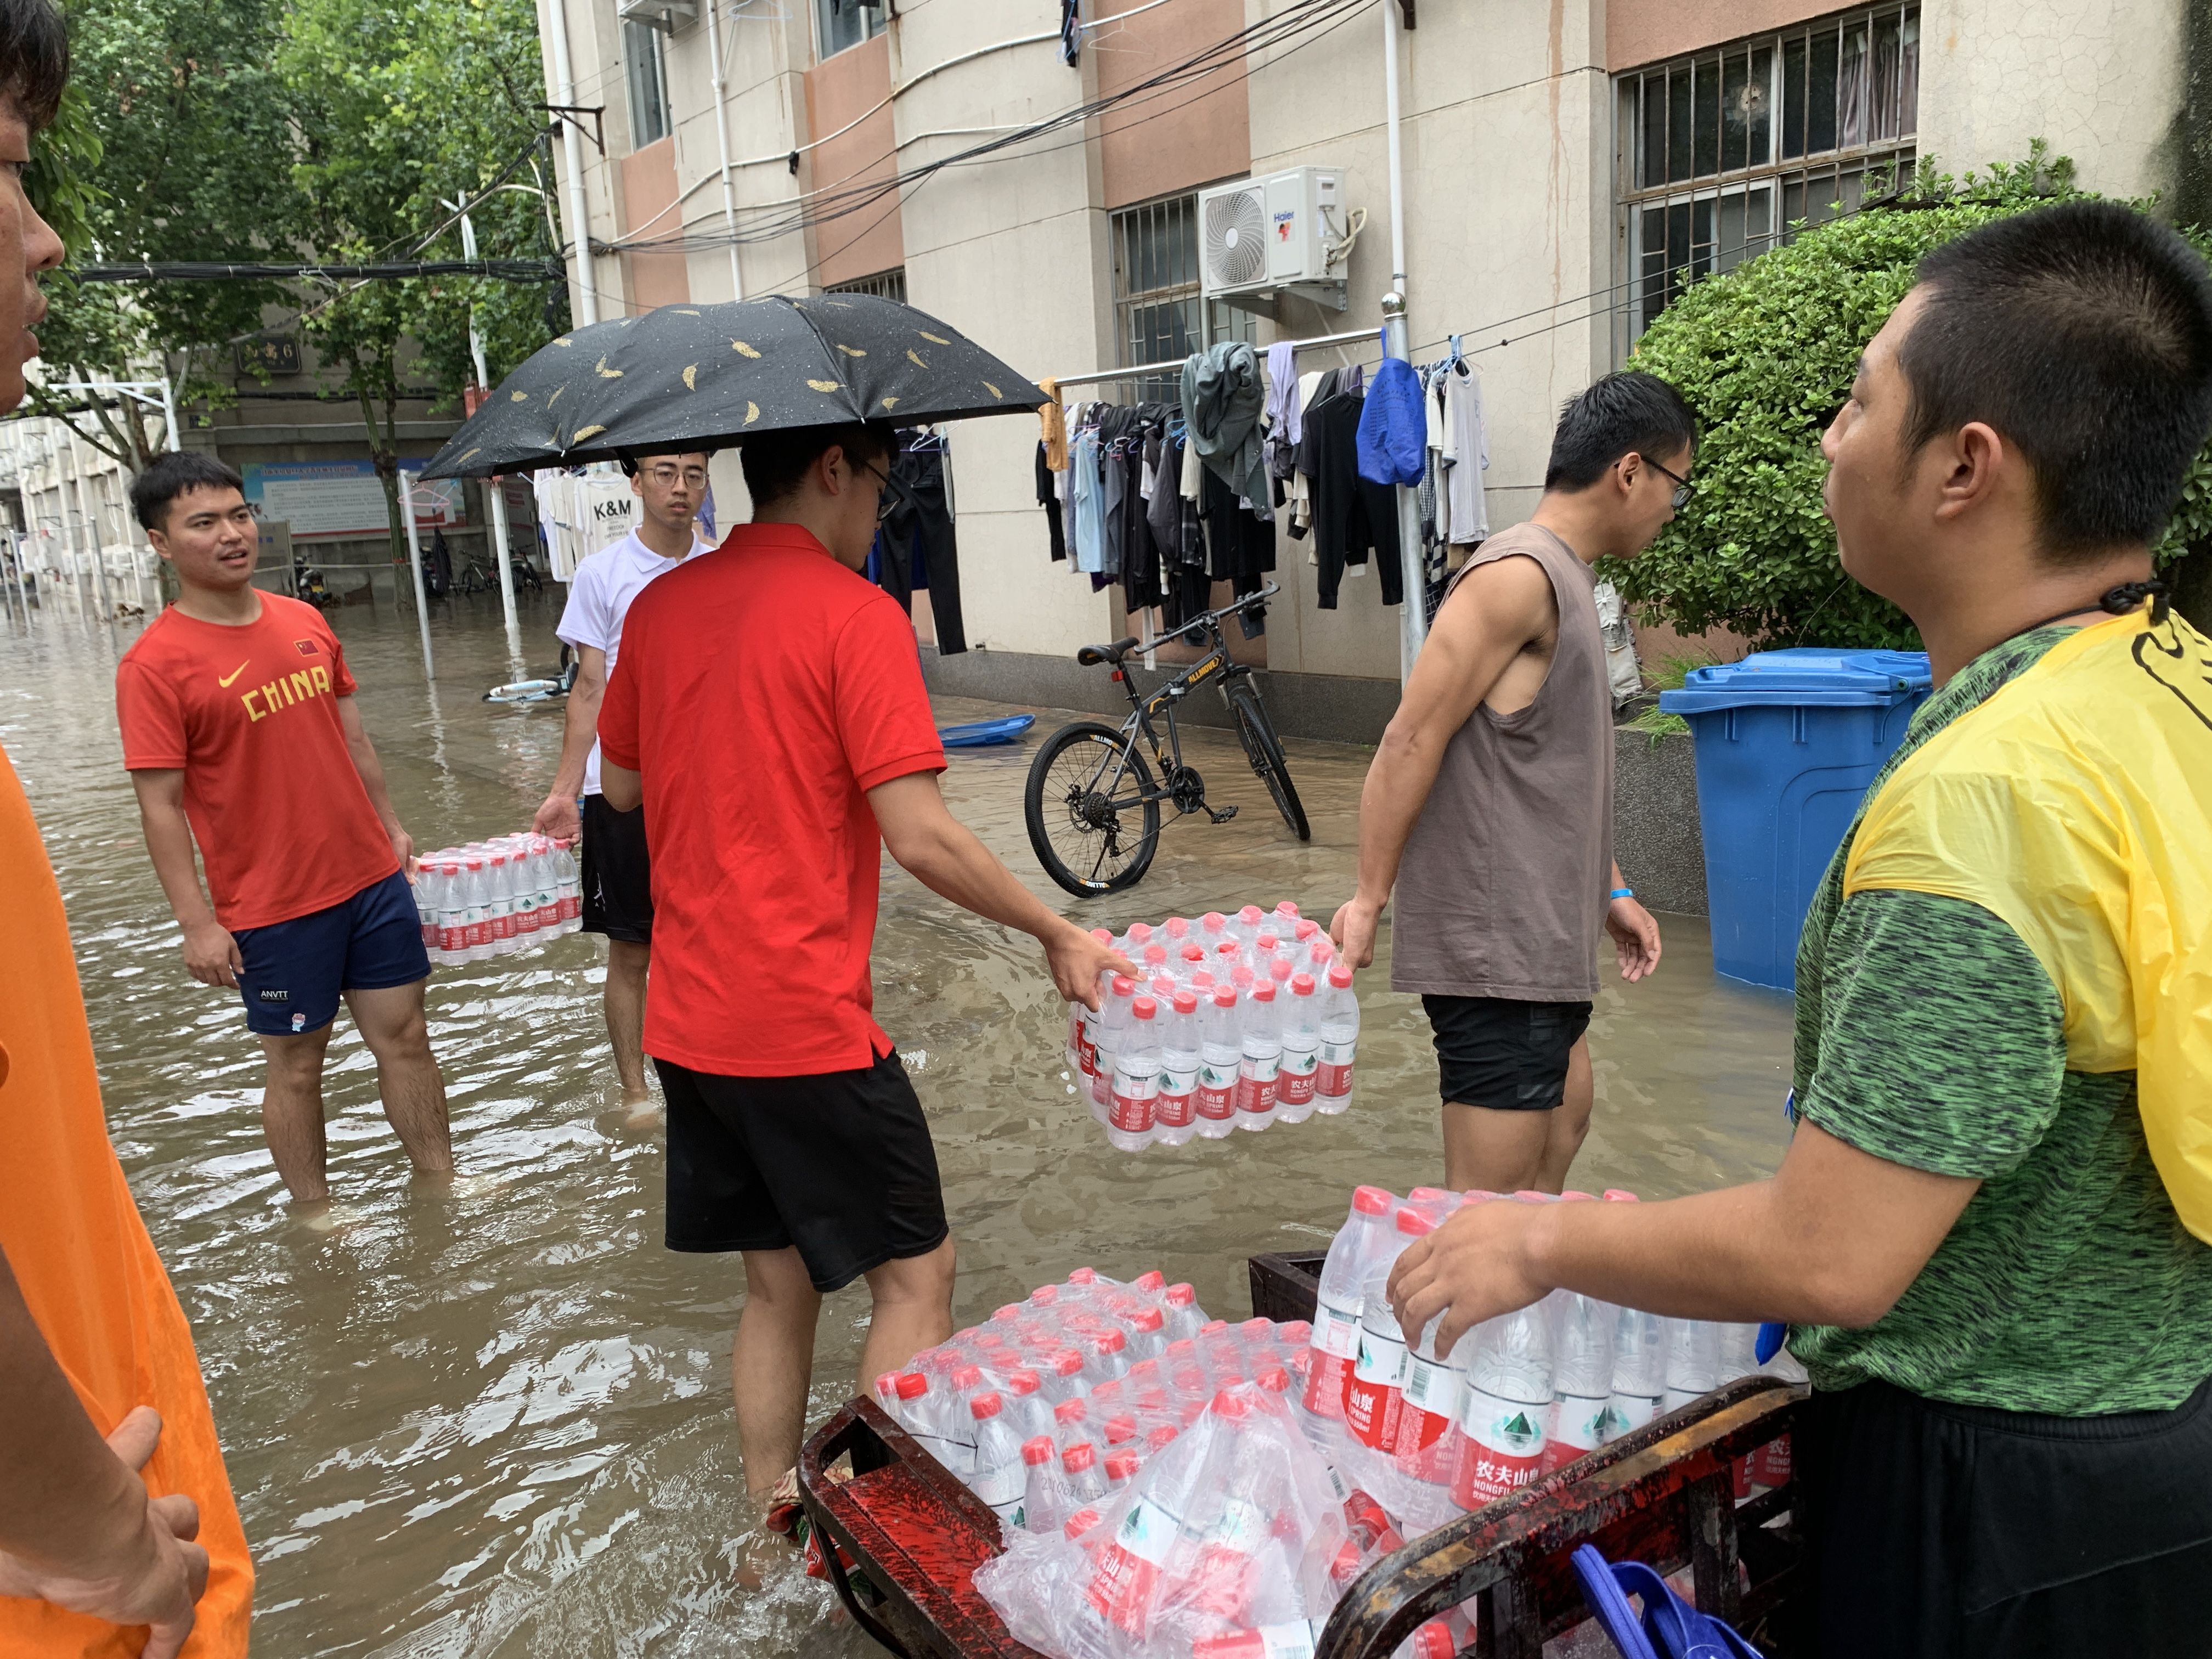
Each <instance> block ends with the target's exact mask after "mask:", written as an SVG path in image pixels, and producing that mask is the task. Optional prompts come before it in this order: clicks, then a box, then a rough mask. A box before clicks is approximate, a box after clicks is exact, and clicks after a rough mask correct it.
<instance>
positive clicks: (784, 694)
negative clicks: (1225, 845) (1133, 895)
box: [599, 424, 1134, 1509]
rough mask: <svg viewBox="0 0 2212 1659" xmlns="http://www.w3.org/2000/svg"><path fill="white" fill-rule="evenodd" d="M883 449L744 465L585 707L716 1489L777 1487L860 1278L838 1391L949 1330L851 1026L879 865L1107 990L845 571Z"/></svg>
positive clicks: (878, 1068)
mask: <svg viewBox="0 0 2212 1659" xmlns="http://www.w3.org/2000/svg"><path fill="white" fill-rule="evenodd" d="M886 438H887V435H886V434H885V433H884V432H882V431H880V430H878V429H876V428H870V427H866V426H860V425H857V424H856V425H851V426H839V427H812V428H801V429H798V430H793V431H787V432H775V433H768V434H764V435H762V436H760V437H757V438H752V439H749V440H748V441H746V442H745V444H744V452H743V459H744V470H745V484H746V487H747V489H749V490H750V492H751V495H752V499H753V508H754V519H753V522H752V523H750V524H749V525H741V526H738V528H736V529H735V530H733V531H732V532H730V536H729V539H728V540H726V542H724V543H723V544H722V545H721V546H720V548H718V549H717V550H714V552H712V553H706V554H702V555H701V556H698V557H696V558H694V559H690V560H687V561H685V562H684V564H682V565H681V566H679V567H678V568H676V569H674V570H671V571H670V572H668V573H667V574H665V575H663V576H660V577H659V578H657V579H656V580H654V582H653V586H650V587H648V588H647V589H646V590H645V592H642V593H641V594H640V595H638V597H637V599H636V600H635V602H634V603H633V604H632V605H631V606H630V610H629V617H628V619H627V620H626V621H625V622H624V623H623V652H622V663H621V665H620V666H619V667H617V669H616V670H615V671H614V674H613V677H612V678H611V679H610V680H609V681H608V684H607V692H606V701H605V702H604V703H603V704H602V705H601V707H600V710H599V751H600V768H599V787H600V788H601V790H602V791H603V792H604V793H605V796H606V799H607V801H608V803H609V805H611V806H613V807H614V808H615V809H616V810H617V811H630V810H632V809H633V808H635V806H636V805H638V804H639V802H640V801H642V802H643V803H644V805H645V823H646V840H647V842H648V844H650V845H651V847H652V848H653V977H652V979H651V980H650V981H648V983H647V987H646V1001H645V1051H646V1053H647V1054H651V1055H652V1056H653V1063H654V1065H655V1066H656V1067H657V1068H658V1069H659V1073H660V1081H661V1087H662V1090H663V1092H664V1093H665V1095H666V1097H667V1102H668V1212H667V1213H668V1221H667V1241H668V1248H669V1249H672V1250H702V1251H729V1250H735V1251H738V1252H741V1253H742V1254H743V1255H744V1263H745V1285H746V1297H745V1308H744V1315H743V1316H742V1318H741V1319H740V1321H739V1322H738V1336H737V1344H736V1349H735V1352H734V1353H733V1354H732V1381H733V1383H734V1386H735V1391H736V1395H737V1412H738V1439H739V1441H740V1443H742V1446H743V1449H744V1461H745V1485H746V1487H747V1490H748V1492H750V1496H751V1497H752V1498H753V1500H754V1502H755V1503H756V1504H760V1505H761V1506H763V1508H764V1509H765V1508H767V1507H768V1506H769V1504H771V1502H772V1501H773V1499H774V1498H775V1491H776V1487H777V1486H778V1484H779V1482H780V1481H781V1480H782V1479H783V1477H784V1476H785V1474H786V1472H787V1471H788V1470H789V1469H790V1468H791V1467H792V1465H793V1463H794V1462H797V1460H798V1455H799V1436H800V1432H801V1430H802V1428H803V1425H804V1423H805V1412H806V1389H807V1383H808V1380H809V1378H810V1376H811V1371H812V1366H813V1358H814V1326H815V1319H816V1316H817V1314H818V1313H819V1311H820V1310H821V1305H822V1296H823V1293H824V1292H827V1291H834V1290H837V1289H839V1288H841V1287H842V1286H843V1285H848V1284H850V1283H851V1282H852V1281H853V1280H854V1279H858V1278H862V1277H865V1278H866V1279H867V1281H868V1291H869V1294H870V1296H871V1297H872V1298H873V1311H872V1315H871V1317H870V1322H869V1327H868V1340H867V1345H866V1348H865V1349H864V1350H863V1352H862V1356H861V1361H860V1374H861V1376H864V1377H872V1376H877V1375H878V1374H880V1373H882V1372H884V1371H886V1370H893V1369H896V1368H899V1367H902V1366H903V1365H904V1364H906V1362H907V1361H908V1359H910V1358H913V1356H914V1355H915V1352H917V1351H919V1350H920V1349H921V1348H923V1347H925V1346H928V1345H930V1344H932V1343H935V1342H940V1341H942V1340H944V1339H945V1337H947V1336H949V1335H951V1332H952V1278H953V1247H952V1240H951V1236H950V1231H949V1229H948V1228H947V1225H946V1222H945V1196H944V1193H943V1190H942V1188H940V1187H939V1182H938V1174H937V1154H936V1152H935V1149H934V1148H933V1146H932V1145H931V1143H930V1138H929V1125H928V1123H927V1121H926V1120H925V1119H924V1118H923V1116H922V1111H921V1102H920V1101H919V1100H917V1099H916V1098H915V1091H914V1085H912V1084H911V1083H909V1082H908V1080H907V1076H906V1072H905V1068H904V1067H903V1066H901V1065H900V1063H899V1059H898V1056H897V1054H896V1052H894V1050H893V1048H892V1045H891V1040H890V1037H888V1036H885V1035H884V1030H883V1028H882V1027H881V1026H879V1025H878V1024H876V1020H875V1016H874V1012H873V1007H874V1001H875V998H874V992H873V989H872V986H871V983H870V980H869V973H868V956H869V951H870V949H871V947H872V945H873V943H874V939H875V931H876V896H877V890H878V885H879V884H880V883H881V880H882V848H884V847H885V846H888V847H889V848H890V854H891V856H892V857H893V858H895V859H896V860H898V861H899V863H900V864H902V865H903V866H905V867H906V869H907V870H908V872H910V873H911V874H913V875H914V876H915V878H917V879H919V880H920V881H921V883H922V884H924V885H925V886H927V887H929V888H930V889H932V890H934V891H935V892H937V893H939V894H941V895H942V896H945V897H946V898H949V899H951V901H952V902H954V903H956V904H958V905H961V906H962V907H963V908H967V909H969V910H972V911H974V912H975V914H976V915H981V916H983V917H986V918H987V919H988V920H990V921H996V922H1000V923H1003V924H1004V925H1006V927H1016V928H1019V929H1020V930H1021V931H1022V932H1023V933H1028V934H1030V935H1031V936H1032V937H1034V938H1035V939H1036V940H1037V941H1038V943H1040V944H1041V945H1043V946H1044V951H1045V957H1046V959H1047V961H1048V963H1049V964H1050V967H1051V969H1052V976H1053V980H1054V983H1055V984H1056V985H1057V986H1058V987H1059V988H1060V994H1062V995H1063V996H1066V997H1067V998H1069V999H1070V1000H1076V999H1080V1000H1083V1001H1085V1002H1086V1003H1090V1004H1091V1005H1092V1006H1096V1003H1097V982H1098V975H1099V973H1100V971H1101V970H1102V969H1104V968H1106V967H1107V966H1109V965H1117V966H1118V967H1119V968H1120V969H1121V970H1123V971H1131V972H1133V971H1134V970H1133V969H1130V968H1129V966H1128V964H1127V963H1125V962H1123V961H1122V959H1121V957H1118V956H1115V954H1114V953H1113V952H1112V951H1109V950H1108V949H1106V948H1105V947H1104V946H1103V945H1100V944H1099V943H1098V942H1097V940H1096V939H1092V938H1091V935H1090V934H1088V933H1085V932H1084V931H1083V930H1082V929H1081V928H1079V927H1077V926H1076V925H1075V924H1074V923H1073V922H1071V921H1066V919H1065V918H1063V917H1061V916H1059V915H1054V913H1053V912H1052V911H1051V910H1049V909H1048V908H1046V907H1045V905H1044V904H1043V903H1042V902H1040V901H1039V900H1038V899H1037V898H1036V896H1035V895H1033V894H1031V893H1030V890H1028V889H1027V888H1025V887H1024V886H1023V885H1022V884H1021V883H1020V882H1019V881H1018V880H1016V879H1015V878H1014V875H1013V872H1012V871H1010V870H1008V869H1007V868H1006V866H1005V865H1003V864H1001V863H1000V861H999V860H997V859H996V858H994V857H993V856H992V854H990V852H989V851H988V850H987V849H986V848H985V847H984V846H983V844H982V842H979V841H978V840H976V839H975V836H973V835H972V834H970V833H969V831H968V830H967V829H963V827H962V826H961V825H960V824H959V823H957V821H955V819H954V818H953V817H952V815H951V813H950V812H948V811H946V810H945V800H944V797H943V796H942V795H941V794H939V792H938V787H937V774H938V773H939V772H941V771H943V770H944V769H945V750H944V749H943V747H942V746H941V745H940V744H939V742H938V740H937V726H936V723H935V720H934V718H933V715H932V714H931V712H930V707H929V696H928V693H927V691H926V690H924V689H923V686H922V682H921V661H920V659H919V657H918V656H917V654H916V652H915V641H914V629H913V625H912V623H910V622H909V621H908V618H907V616H906V614H905V612H904V611H903V610H902V608H901V607H900V605H898V603H897V602H896V600H894V599H892V598H891V597H890V595H889V594H887V593H885V592H884V591H883V590H882V589H881V588H878V587H876V586H873V585H872V584H871V583H870V582H869V581H868V580H866V578H864V577H862V576H861V575H860V574H859V572H860V568H861V567H862V566H863V565H864V564H865V563H866V561H867V556H868V548H869V544H871V543H872V541H873V540H874V539H875V533H876V524H877V520H878V499H879V497H880V495H881V494H882V492H883V491H884V488H885V484H886V472H885V468H886V466H887V465H888V463H889V461H890V450H889V446H888V443H887V441H886Z"/></svg>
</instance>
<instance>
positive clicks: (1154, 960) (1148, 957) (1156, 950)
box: [1145, 945, 1168, 968]
mask: <svg viewBox="0 0 2212 1659" xmlns="http://www.w3.org/2000/svg"><path fill="white" fill-rule="evenodd" d="M1167 959H1168V947H1167V946H1166V945H1146V947H1145V966H1146V967H1147V968H1157V967H1158V966H1159V965H1160V964H1161V963H1164V962H1165V961H1166V960H1167Z"/></svg>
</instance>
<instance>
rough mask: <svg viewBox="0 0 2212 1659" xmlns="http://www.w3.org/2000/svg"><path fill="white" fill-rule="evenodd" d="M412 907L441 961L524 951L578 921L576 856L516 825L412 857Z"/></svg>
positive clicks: (580, 897) (427, 945)
mask: <svg viewBox="0 0 2212 1659" xmlns="http://www.w3.org/2000/svg"><path fill="white" fill-rule="evenodd" d="M415 908H416V914H417V915H419V916H420V917H421V918H422V945H423V948H424V949H426V950H428V951H429V953H430V960H431V961H432V962H434V963H437V964H439V965H440V966H441V967H447V968H452V967H458V966H459V965H460V964H461V963H466V962H484V961H488V960H489V958H491V957H502V956H506V955H507V954H508V953H509V952H511V951H527V950H529V949H531V948H532V947H533V946H535V945H542V944H544V943H545V942H546V941H547V940H549V939H559V938H560V937H562V935H563V934H565V933H574V932H575V931H576V930H577V929H578V928H579V927H582V926H583V912H584V889H583V883H582V880H581V878H580V875H579V873H578V871H577V867H576V855H575V854H574V852H573V851H571V850H570V849H569V848H567V847H565V846H563V845H562V843H561V842H556V841H554V840H551V839H550V838H549V837H547V836H539V835H532V834H530V833H528V832H524V833H522V834H519V835H512V836H494V837H493V838H492V839H491V840H489V841H472V842H470V843H469V844H468V845H467V846H465V847H448V848H444V849H443V850H442V851H440V852H435V853H432V854H428V856H427V857H425V858H423V859H422V860H419V867H418V868H417V869H416V872H415Z"/></svg>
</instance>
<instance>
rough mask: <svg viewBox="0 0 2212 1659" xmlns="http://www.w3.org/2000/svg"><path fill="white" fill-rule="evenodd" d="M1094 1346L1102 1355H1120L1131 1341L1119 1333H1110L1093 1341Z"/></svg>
mask: <svg viewBox="0 0 2212 1659" xmlns="http://www.w3.org/2000/svg"><path fill="white" fill-rule="evenodd" d="M1092 1346H1095V1347H1096V1348H1097V1350H1098V1352H1101V1353H1119V1352H1121V1350H1122V1349H1124V1348H1126V1347H1127V1346H1129V1339H1128V1338H1127V1337H1126V1336H1124V1335H1122V1334H1121V1332H1119V1331H1108V1332H1106V1333H1105V1334H1103V1335H1101V1336H1099V1337H1097V1338H1095V1339H1093V1342H1092Z"/></svg>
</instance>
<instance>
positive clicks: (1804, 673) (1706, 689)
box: [1659, 646, 1935, 714]
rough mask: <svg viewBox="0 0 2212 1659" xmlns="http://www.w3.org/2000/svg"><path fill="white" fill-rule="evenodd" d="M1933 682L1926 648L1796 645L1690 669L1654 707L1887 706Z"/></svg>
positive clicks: (1698, 710)
mask: <svg viewBox="0 0 2212 1659" xmlns="http://www.w3.org/2000/svg"><path fill="white" fill-rule="evenodd" d="M1934 683H1935V681H1934V678H1933V677H1932V676H1931V675H1930V674H1929V671H1928V653H1926V652H1925V651H1840V650H1835V649H1832V648H1824V647H1820V646H1799V647H1796V648H1795V649H1792V650H1788V651H1754V652H1753V653H1751V655H1749V656H1747V657H1746V658H1745V659H1743V660H1742V661H1741V662H1731V663H1721V664H1718V665H1716V666H1714V667H1711V668H1693V669H1692V670H1691V671H1689V673H1688V674H1687V675H1686V677H1685V678H1684V680H1683V684H1682V689H1681V690H1679V691H1662V692H1661V693H1660V694H1659V707H1660V708H1662V709H1664V710H1665V711H1666V712H1667V713H1668V714H1711V713H1713V712H1715V711H1716V710H1718V709H1723V708H1750V707H1769V708H1772V707H1782V708H1789V707H1793V706H1794V707H1798V708H1888V707H1889V706H1891V705H1892V704H1893V703H1899V702H1905V700H1906V699H1908V698H1911V697H1916V696H1920V695H1921V694H1922V693H1923V692H1925V691H1926V690H1929V687H1930V686H1931V685H1933V684H1934Z"/></svg>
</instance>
